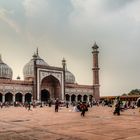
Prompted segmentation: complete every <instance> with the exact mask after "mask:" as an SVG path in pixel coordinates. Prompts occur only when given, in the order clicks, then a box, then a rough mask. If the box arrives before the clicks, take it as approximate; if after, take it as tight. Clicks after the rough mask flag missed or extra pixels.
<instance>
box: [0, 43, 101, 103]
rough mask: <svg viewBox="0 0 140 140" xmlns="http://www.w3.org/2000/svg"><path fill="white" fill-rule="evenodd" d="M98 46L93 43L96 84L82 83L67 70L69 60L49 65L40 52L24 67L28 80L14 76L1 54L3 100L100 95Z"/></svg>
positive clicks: (0, 97)
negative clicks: (77, 81)
mask: <svg viewBox="0 0 140 140" xmlns="http://www.w3.org/2000/svg"><path fill="white" fill-rule="evenodd" d="M98 48H99V47H98V46H97V44H96V43H95V44H94V45H93V47H92V54H93V55H92V56H93V58H92V59H93V68H92V72H93V84H92V85H79V84H77V83H76V82H75V76H74V75H73V74H72V73H71V72H70V71H68V70H67V67H66V60H65V59H63V60H62V67H54V66H50V65H48V64H47V63H46V62H45V61H44V60H43V59H42V58H41V57H40V56H39V53H38V49H37V52H36V53H35V54H34V55H33V57H32V58H31V60H30V61H29V62H28V63H27V64H26V65H25V66H24V68H23V76H24V80H21V79H20V77H17V80H13V79H12V75H13V71H12V69H11V68H10V67H9V66H8V65H7V64H5V63H4V62H3V60H2V58H1V56H0V102H10V103H13V102H21V103H24V102H26V101H27V102H31V101H39V102H40V101H44V102H45V101H48V100H49V99H52V100H53V99H56V98H59V99H60V100H67V101H69V102H74V101H90V100H93V99H95V100H98V99H99V98H100V90H99V88H100V85H99V67H98V54H99V51H98Z"/></svg>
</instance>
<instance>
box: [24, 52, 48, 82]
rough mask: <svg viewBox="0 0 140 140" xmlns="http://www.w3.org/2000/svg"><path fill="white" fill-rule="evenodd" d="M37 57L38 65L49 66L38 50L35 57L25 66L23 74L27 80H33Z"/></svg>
mask: <svg viewBox="0 0 140 140" xmlns="http://www.w3.org/2000/svg"><path fill="white" fill-rule="evenodd" d="M35 59H36V64H37V65H42V66H49V65H48V64H47V63H46V62H45V61H44V60H43V59H42V58H40V56H39V55H38V51H37V53H36V54H34V55H33V58H32V59H31V60H30V61H29V62H28V63H27V64H26V65H25V66H24V68H23V75H24V79H25V80H33V77H34V60H35Z"/></svg>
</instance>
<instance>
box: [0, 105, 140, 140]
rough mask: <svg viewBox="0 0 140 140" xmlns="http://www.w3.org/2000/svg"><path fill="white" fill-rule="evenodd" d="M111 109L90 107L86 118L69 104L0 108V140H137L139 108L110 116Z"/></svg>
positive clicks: (138, 136) (139, 118)
mask: <svg viewBox="0 0 140 140" xmlns="http://www.w3.org/2000/svg"><path fill="white" fill-rule="evenodd" d="M112 112H113V108H110V107H102V106H99V107H95V106H94V107H92V108H89V111H88V112H86V115H85V117H81V116H80V112H72V107H70V108H65V107H62V108H61V109H60V110H59V112H57V113H56V112H54V107H51V108H49V107H43V108H39V107H37V108H35V109H32V111H28V110H26V109H25V108H23V107H9V108H2V109H0V140H140V113H139V112H138V109H129V110H126V111H124V112H121V115H120V116H114V115H113V113H112Z"/></svg>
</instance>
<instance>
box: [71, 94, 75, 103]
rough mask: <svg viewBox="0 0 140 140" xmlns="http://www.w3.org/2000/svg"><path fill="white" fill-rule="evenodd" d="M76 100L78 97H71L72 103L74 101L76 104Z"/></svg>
mask: <svg viewBox="0 0 140 140" xmlns="http://www.w3.org/2000/svg"><path fill="white" fill-rule="evenodd" d="M75 99H76V96H75V95H74V94H73V95H72V96H71V101H72V102H75Z"/></svg>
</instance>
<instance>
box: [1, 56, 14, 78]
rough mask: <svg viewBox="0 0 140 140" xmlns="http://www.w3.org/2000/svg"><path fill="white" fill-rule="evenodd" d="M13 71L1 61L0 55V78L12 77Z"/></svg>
mask: <svg viewBox="0 0 140 140" xmlns="http://www.w3.org/2000/svg"><path fill="white" fill-rule="evenodd" d="M12 76H13V71H12V69H11V68H10V67H9V66H8V65H7V64H5V63H4V62H3V61H2V58H1V55H0V79H12Z"/></svg>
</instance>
